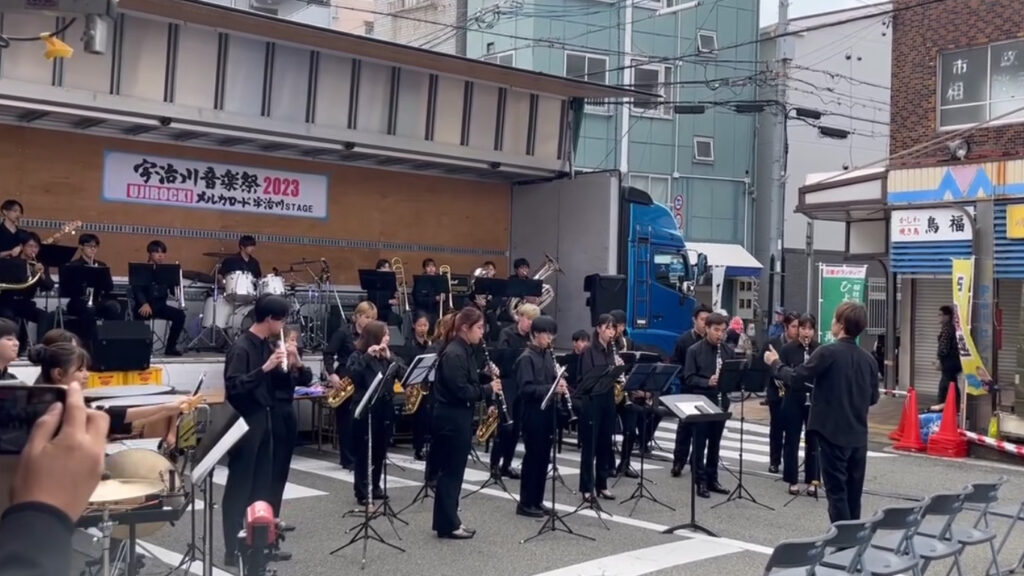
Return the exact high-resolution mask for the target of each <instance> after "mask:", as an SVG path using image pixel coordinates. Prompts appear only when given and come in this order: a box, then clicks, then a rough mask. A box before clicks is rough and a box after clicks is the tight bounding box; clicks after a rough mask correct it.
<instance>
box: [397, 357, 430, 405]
mask: <svg viewBox="0 0 1024 576" xmlns="http://www.w3.org/2000/svg"><path fill="white" fill-rule="evenodd" d="M427 345H428V346H429V345H430V341H429V340H428V341H427ZM404 392H405V403H404V404H403V405H402V414H403V415H405V416H409V415H410V414H415V413H416V411H417V410H419V409H420V403H421V402H423V397H424V396H426V395H428V394H430V383H429V382H418V383H416V384H409V386H407V387H406V388H405V391H404Z"/></svg>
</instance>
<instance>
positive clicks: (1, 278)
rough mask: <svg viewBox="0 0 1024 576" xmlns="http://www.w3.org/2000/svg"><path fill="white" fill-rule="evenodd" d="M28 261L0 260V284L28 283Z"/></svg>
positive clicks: (15, 259)
mask: <svg viewBox="0 0 1024 576" xmlns="http://www.w3.org/2000/svg"><path fill="white" fill-rule="evenodd" d="M28 267H29V264H28V261H27V260H24V259H22V258H0V283H3V284H24V283H25V282H28V278H29V275H28Z"/></svg>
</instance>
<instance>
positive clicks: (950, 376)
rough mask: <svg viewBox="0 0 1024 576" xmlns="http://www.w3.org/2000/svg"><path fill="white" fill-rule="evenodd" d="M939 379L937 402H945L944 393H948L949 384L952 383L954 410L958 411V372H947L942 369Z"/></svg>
mask: <svg viewBox="0 0 1024 576" xmlns="http://www.w3.org/2000/svg"><path fill="white" fill-rule="evenodd" d="M941 378H942V379H941V380H939V402H938V403H939V404H945V403H946V394H949V385H950V384H953V388H954V390H955V392H954V394H955V395H956V411H957V412H959V411H960V402H961V400H960V380H959V379H960V373H959V372H949V371H946V370H943V371H942V376H941Z"/></svg>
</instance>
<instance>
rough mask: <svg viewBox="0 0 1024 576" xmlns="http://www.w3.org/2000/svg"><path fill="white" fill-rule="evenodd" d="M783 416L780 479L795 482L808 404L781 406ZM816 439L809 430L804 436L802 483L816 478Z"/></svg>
mask: <svg viewBox="0 0 1024 576" xmlns="http://www.w3.org/2000/svg"><path fill="white" fill-rule="evenodd" d="M782 411H783V413H784V418H785V420H784V421H785V440H784V442H783V445H782V479H783V480H784V481H785V482H786V483H787V484H796V483H797V481H798V479H799V478H800V474H799V472H800V433H801V432H802V431H803V430H804V429H805V428H806V427H807V417H808V414H809V413H810V406H807V405H806V404H802V405H798V406H791V405H790V404H784V405H783V407H782ZM818 478H819V476H818V439H817V436H816V435H815V434H813V433H811V432H807V435H806V437H805V438H804V483H805V484H810V483H811V482H813V481H815V480H818Z"/></svg>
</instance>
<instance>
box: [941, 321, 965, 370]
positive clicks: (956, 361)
mask: <svg viewBox="0 0 1024 576" xmlns="http://www.w3.org/2000/svg"><path fill="white" fill-rule="evenodd" d="M937 356H938V358H939V365H940V366H941V367H942V373H943V374H959V373H960V372H963V367H962V366H961V364H960V349H959V347H958V346H957V343H956V329H955V328H953V323H952V322H943V323H942V328H941V329H940V330H939V348H938V350H937Z"/></svg>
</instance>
